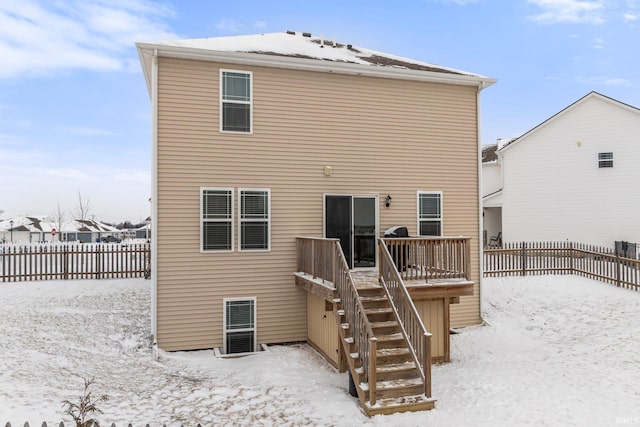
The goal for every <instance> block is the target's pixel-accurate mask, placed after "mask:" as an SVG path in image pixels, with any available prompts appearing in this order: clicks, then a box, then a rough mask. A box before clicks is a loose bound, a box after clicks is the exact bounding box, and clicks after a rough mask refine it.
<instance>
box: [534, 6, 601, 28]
mask: <svg viewBox="0 0 640 427" xmlns="http://www.w3.org/2000/svg"><path fill="white" fill-rule="evenodd" d="M529 3H533V4H535V5H536V6H538V7H539V8H540V9H542V10H543V11H544V12H543V13H541V14H538V15H533V16H530V17H529V19H531V20H532V21H534V22H537V23H540V24H557V23H584V24H602V23H604V22H605V18H604V16H603V12H604V3H603V1H602V0H595V1H580V0H529Z"/></svg>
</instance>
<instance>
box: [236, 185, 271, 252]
mask: <svg viewBox="0 0 640 427" xmlns="http://www.w3.org/2000/svg"><path fill="white" fill-rule="evenodd" d="M239 193H240V208H239V210H240V215H239V217H240V218H239V228H240V239H239V240H240V250H241V251H242V250H269V249H270V236H269V235H270V234H271V233H270V229H271V212H270V211H271V206H270V190H268V189H243V188H241V189H239Z"/></svg>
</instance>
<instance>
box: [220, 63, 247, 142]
mask: <svg viewBox="0 0 640 427" xmlns="http://www.w3.org/2000/svg"><path fill="white" fill-rule="evenodd" d="M252 87H253V84H252V73H251V72H248V71H233V70H220V130H221V131H222V132H240V133H251V132H252V130H253V128H252V108H253V101H252V92H253V90H252Z"/></svg>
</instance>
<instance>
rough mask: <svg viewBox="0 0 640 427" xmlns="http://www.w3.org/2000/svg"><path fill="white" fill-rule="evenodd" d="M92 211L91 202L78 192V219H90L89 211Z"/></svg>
mask: <svg viewBox="0 0 640 427" xmlns="http://www.w3.org/2000/svg"><path fill="white" fill-rule="evenodd" d="M90 210H91V200H89V198H88V197H83V196H82V193H81V192H80V191H78V204H77V205H76V219H80V220H86V219H89V211H90Z"/></svg>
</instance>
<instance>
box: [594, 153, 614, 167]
mask: <svg viewBox="0 0 640 427" xmlns="http://www.w3.org/2000/svg"><path fill="white" fill-rule="evenodd" d="M598 167H599V168H612V167H613V153H612V152H609V153H598Z"/></svg>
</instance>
